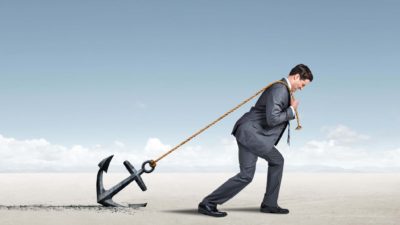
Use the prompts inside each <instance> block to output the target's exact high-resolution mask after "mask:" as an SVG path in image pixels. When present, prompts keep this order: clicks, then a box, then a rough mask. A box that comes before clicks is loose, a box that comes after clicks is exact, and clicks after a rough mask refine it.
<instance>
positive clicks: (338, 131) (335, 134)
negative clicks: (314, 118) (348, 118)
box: [323, 125, 370, 145]
mask: <svg viewBox="0 0 400 225" xmlns="http://www.w3.org/2000/svg"><path fill="white" fill-rule="evenodd" d="M323 130H325V131H327V133H328V134H327V138H328V140H329V141H332V142H333V143H334V144H336V145H346V144H353V143H357V142H359V141H365V140H368V139H370V137H369V136H367V135H365V134H359V133H357V132H356V131H354V130H351V129H350V128H349V127H347V126H344V125H338V126H336V127H333V128H324V129H323Z"/></svg>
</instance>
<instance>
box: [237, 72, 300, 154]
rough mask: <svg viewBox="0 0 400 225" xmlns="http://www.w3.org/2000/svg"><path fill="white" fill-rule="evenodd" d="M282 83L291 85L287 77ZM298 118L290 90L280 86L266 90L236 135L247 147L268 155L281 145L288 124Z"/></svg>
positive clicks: (238, 128) (240, 120) (238, 122)
mask: <svg viewBox="0 0 400 225" xmlns="http://www.w3.org/2000/svg"><path fill="white" fill-rule="evenodd" d="M281 81H283V82H285V83H287V81H286V79H284V78H283V79H282V80H281ZM294 118H295V115H294V113H293V110H292V109H291V108H290V93H289V91H288V89H287V87H286V86H285V85H283V84H281V83H276V84H273V85H272V86H271V87H269V88H268V89H267V90H265V91H264V92H263V93H262V94H261V96H260V98H259V99H258V100H257V103H256V104H255V105H254V106H253V107H252V108H251V109H250V111H249V112H247V113H245V114H244V115H243V116H242V117H241V118H240V119H239V120H238V121H237V122H236V124H235V126H234V127H233V130H232V134H233V135H234V136H235V137H236V140H237V141H238V142H240V143H241V144H242V145H244V146H246V147H247V148H249V149H251V150H253V151H256V152H259V153H265V152H268V151H270V150H272V148H273V147H274V145H276V144H277V143H278V142H279V140H280V138H281V136H282V134H283V132H284V131H285V129H286V126H287V124H288V121H289V120H292V119H294Z"/></svg>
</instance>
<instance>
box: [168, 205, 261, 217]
mask: <svg viewBox="0 0 400 225" xmlns="http://www.w3.org/2000/svg"><path fill="white" fill-rule="evenodd" d="M220 210H221V211H227V212H228V213H229V212H254V213H259V212H260V207H239V208H222V209H220ZM163 212H168V213H177V214H186V215H201V214H200V213H198V212H197V208H193V209H174V210H163Z"/></svg>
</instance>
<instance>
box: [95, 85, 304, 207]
mask: <svg viewBox="0 0 400 225" xmlns="http://www.w3.org/2000/svg"><path fill="white" fill-rule="evenodd" d="M275 83H282V84H283V85H285V86H286V88H287V89H288V91H289V93H290V94H291V97H292V99H294V96H293V94H292V93H291V91H290V88H289V86H288V85H287V84H286V83H285V82H282V81H276V82H273V83H271V84H269V85H268V86H266V87H264V88H263V89H261V90H259V91H258V92H257V93H255V94H254V95H253V96H251V97H250V98H247V99H246V100H244V101H243V102H241V103H240V104H239V105H237V106H236V107H234V108H232V109H231V110H229V111H228V112H226V113H225V114H223V115H222V116H220V117H219V118H218V119H216V120H214V121H213V122H211V123H210V124H208V125H207V126H205V127H204V128H202V129H200V130H199V131H197V132H196V133H194V134H193V135H192V136H190V137H188V138H187V139H186V140H184V141H182V142H181V143H180V144H178V145H177V146H175V147H173V148H172V149H171V150H169V151H168V152H166V153H164V154H163V155H162V156H160V157H159V158H157V159H156V160H147V161H145V162H143V164H142V168H141V169H140V170H139V171H136V169H135V168H134V167H133V166H132V165H131V164H130V163H129V162H128V161H125V162H124V165H125V167H126V169H127V170H128V171H129V173H130V176H129V177H127V178H125V179H124V180H123V181H121V182H119V183H118V184H117V185H115V186H114V187H112V188H110V189H109V190H105V189H104V186H103V172H107V170H108V166H109V165H110V162H111V159H112V157H113V156H114V155H111V156H109V157H107V158H105V159H103V160H102V161H101V162H100V163H99V167H100V169H99V172H98V173H97V202H98V203H100V204H102V205H103V206H110V207H124V206H123V205H120V204H118V203H116V202H114V201H113V200H112V198H113V196H114V195H116V194H117V193H118V192H120V191H121V190H122V189H124V188H125V187H126V186H128V185H129V184H130V183H131V182H132V181H136V183H137V184H138V185H139V187H140V189H142V191H146V190H147V187H146V185H145V184H144V182H143V180H142V177H141V175H142V174H143V173H151V172H153V170H154V168H155V167H156V165H157V162H158V161H160V160H161V159H163V158H164V157H166V156H167V155H169V154H171V153H172V152H173V151H175V150H176V149H178V148H179V147H181V146H182V145H184V144H185V143H186V142H188V141H190V140H192V139H193V138H194V137H196V136H197V135H199V134H200V133H202V132H204V131H205V130H207V129H208V128H210V127H211V126H213V125H214V124H216V123H217V122H219V121H220V120H222V119H223V118H225V117H226V116H227V115H229V114H230V113H232V112H233V111H235V110H236V109H238V108H240V107H241V106H242V105H244V104H245V103H247V102H249V101H250V100H251V99H253V98H255V97H256V96H257V95H259V94H261V93H262V92H264V91H265V90H266V89H268V88H269V87H271V86H272V85H273V84H275ZM295 113H296V119H297V128H296V130H299V129H301V125H300V120H299V115H298V112H297V109H295ZM147 164H148V165H149V166H150V167H151V169H146V165H147ZM146 204H147V203H144V204H129V206H142V207H145V206H146Z"/></svg>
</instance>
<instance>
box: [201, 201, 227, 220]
mask: <svg viewBox="0 0 400 225" xmlns="http://www.w3.org/2000/svg"><path fill="white" fill-rule="evenodd" d="M198 212H199V213H201V214H204V215H207V216H213V217H224V216H226V215H228V213H226V212H220V211H218V209H217V207H216V206H212V205H207V204H204V203H200V204H199V208H198Z"/></svg>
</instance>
